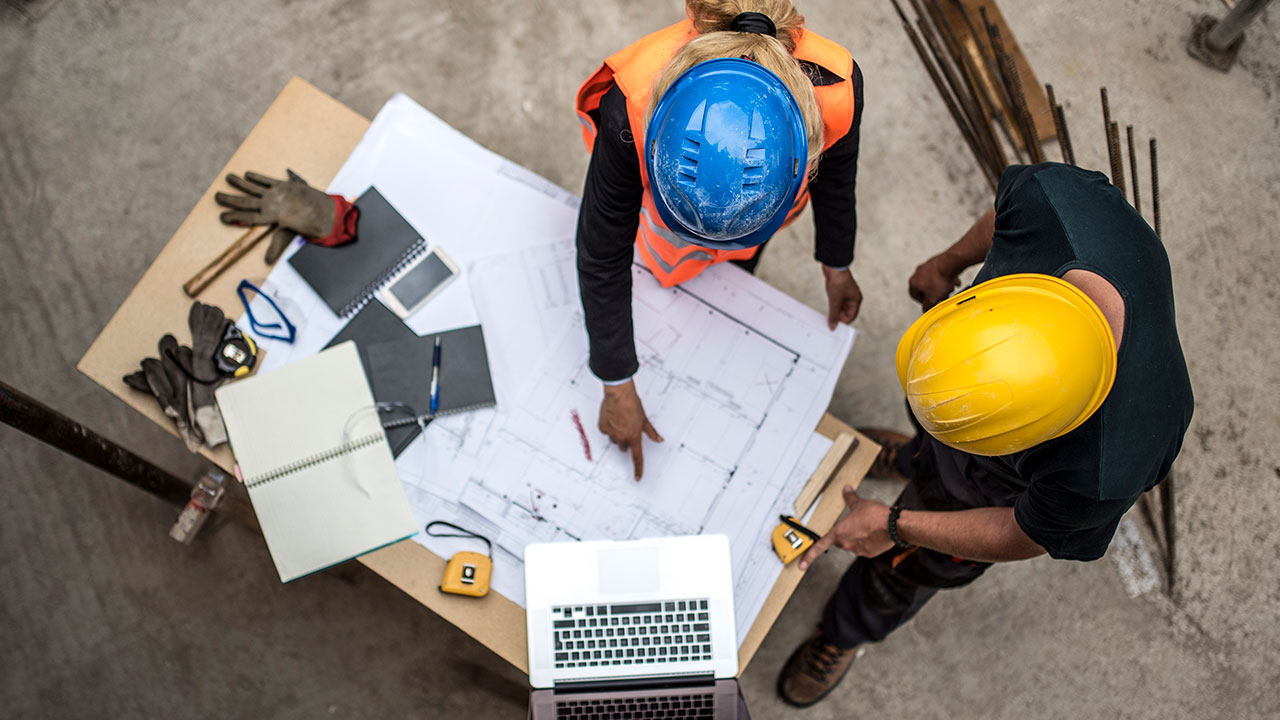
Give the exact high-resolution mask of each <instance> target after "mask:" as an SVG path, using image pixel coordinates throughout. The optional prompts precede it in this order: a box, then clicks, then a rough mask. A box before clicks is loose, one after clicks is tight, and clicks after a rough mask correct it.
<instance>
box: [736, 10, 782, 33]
mask: <svg viewBox="0 0 1280 720" xmlns="http://www.w3.org/2000/svg"><path fill="white" fill-rule="evenodd" d="M729 30H730V31H731V32H747V33H755V34H757V35H768V36H769V37H775V38H776V37H778V26H776V25H774V24H773V21H772V20H770V19H769V16H768V15H765V14H764V13H758V12H744V13H738V14H737V15H735V16H734V17H733V19H732V20H730V21H729Z"/></svg>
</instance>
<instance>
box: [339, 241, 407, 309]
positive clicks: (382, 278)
mask: <svg viewBox="0 0 1280 720" xmlns="http://www.w3.org/2000/svg"><path fill="white" fill-rule="evenodd" d="M426 252H427V241H426V239H425V238H418V239H417V240H416V241H415V242H414V243H413V244H412V245H410V246H409V249H407V250H405V251H404V254H403V255H401V256H400V259H399V260H396V262H395V264H393V265H392V266H391V267H390V268H388V269H387V271H386V272H384V273H382V274H381V275H379V276H378V277H377V278H375V279H374V281H373V282H371V283H369V285H368V286H367V287H365V289H363V290H361V291H360V292H358V293H356V296H355V297H354V298H352V299H351V302H348V303H347V304H346V305H344V306H343V307H342V312H340V313H338V315H339V317H344V318H350V317H351V316H352V315H355V314H356V313H358V312H360V310H361V309H363V308H364V306H365V305H368V304H369V301H370V300H372V299H373V294H374V293H376V292H378V291H379V290H381V289H382V287H383V286H384V285H386V284H387V283H389V282H391V280H392V279H394V278H395V277H396V276H397V275H399V274H400V273H401V272H402V271H403V270H405V269H406V268H408V267H409V266H410V265H412V264H413V262H414V261H415V260H417V259H418V258H420V257H422V256H423V255H425V254H426Z"/></svg>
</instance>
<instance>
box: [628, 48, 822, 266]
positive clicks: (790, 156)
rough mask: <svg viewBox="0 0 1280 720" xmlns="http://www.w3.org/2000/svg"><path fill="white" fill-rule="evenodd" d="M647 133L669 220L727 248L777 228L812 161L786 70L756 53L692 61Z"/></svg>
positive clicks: (755, 241) (653, 184)
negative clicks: (772, 67) (777, 70)
mask: <svg viewBox="0 0 1280 720" xmlns="http://www.w3.org/2000/svg"><path fill="white" fill-rule="evenodd" d="M646 140H647V141H648V143H649V147H648V148H647V152H646V153H645V168H646V170H647V171H648V173H649V185H650V188H651V189H652V191H653V200H654V204H655V205H656V206H657V209H658V215H659V216H660V217H661V218H662V222H663V223H664V224H666V226H667V228H668V229H670V230H671V231H672V232H673V233H675V234H676V235H677V236H679V237H680V238H682V239H684V240H686V241H688V242H690V243H693V244H695V245H701V246H703V247H708V248H713V249H717V250H738V249H741V248H749V247H755V246H757V245H760V244H762V243H764V242H765V241H766V240H768V239H769V238H770V237H772V236H773V234H774V233H775V232H777V231H778V228H779V227H781V226H782V223H783V221H784V220H786V218H787V214H788V213H789V212H790V211H791V208H792V206H793V205H794V203H795V200H796V194H797V193H799V192H800V186H801V185H803V184H804V178H805V173H806V172H807V170H808V154H809V141H808V136H807V135H806V133H805V127H804V117H803V116H802V115H801V114H800V106H799V105H798V104H797V103H796V99H795V98H794V97H793V96H792V95H791V91H790V90H789V89H787V86H786V85H785V84H783V82H782V80H781V79H779V78H778V76H777V75H775V74H773V73H772V72H770V71H769V70H767V69H765V68H764V67H762V66H760V65H759V64H758V63H755V62H752V61H750V60H743V59H739V58H717V59H715V60H707V61H706V62H701V63H698V64H697V65H694V66H693V67H691V68H689V69H688V70H686V71H685V72H684V73H683V74H682V75H681V76H680V77H679V78H676V81H675V82H674V83H672V84H671V87H670V88H668V89H667V92H666V93H665V94H663V96H662V98H661V99H660V100H659V101H658V105H657V107H655V108H654V110H653V117H652V118H651V119H650V120H649V130H648V137H647V138H646Z"/></svg>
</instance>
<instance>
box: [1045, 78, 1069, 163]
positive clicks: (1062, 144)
mask: <svg viewBox="0 0 1280 720" xmlns="http://www.w3.org/2000/svg"><path fill="white" fill-rule="evenodd" d="M1044 92H1045V95H1046V96H1047V97H1048V98H1049V113H1050V114H1051V115H1053V134H1054V135H1055V136H1057V138H1058V152H1060V153H1062V161H1063V162H1067V138H1066V135H1065V134H1064V133H1063V129H1062V115H1061V114H1059V112H1058V110H1059V109H1060V108H1059V107H1058V103H1057V99H1056V98H1055V97H1054V94H1053V85H1052V84H1049V83H1045V86H1044Z"/></svg>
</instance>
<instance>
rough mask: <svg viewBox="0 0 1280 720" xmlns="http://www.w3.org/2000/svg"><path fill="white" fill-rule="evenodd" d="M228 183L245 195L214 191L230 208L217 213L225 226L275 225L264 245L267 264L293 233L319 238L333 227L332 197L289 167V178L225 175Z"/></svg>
mask: <svg viewBox="0 0 1280 720" xmlns="http://www.w3.org/2000/svg"><path fill="white" fill-rule="evenodd" d="M227 183H228V184H230V185H231V186H232V187H234V188H235V189H237V190H239V191H241V192H243V193H244V195H231V194H229V193H221V192H220V193H217V194H215V195H214V196H213V199H214V201H216V202H217V203H218V204H219V205H221V206H223V207H225V208H231V209H230V210H227V211H226V212H224V213H222V215H220V216H219V218H221V220H222V222H224V223H226V224H228V225H239V226H241V227H245V226H251V225H273V224H274V225H276V226H277V229H276V231H275V232H274V233H273V234H272V236H271V244H270V245H269V246H268V247H267V263H268V264H270V263H274V262H275V261H276V259H277V258H279V257H280V253H282V252H284V249H285V248H286V247H288V245H289V241H290V240H292V239H293V237H294V236H295V235H302V236H305V237H308V238H312V239H315V238H322V237H325V236H326V235H328V234H329V233H330V232H331V231H332V230H333V221H334V215H335V214H336V212H337V209H336V206H335V205H334V201H333V198H332V197H330V196H329V195H326V194H325V193H324V192H322V191H320V190H317V189H315V188H313V187H311V186H310V185H308V184H307V183H306V181H305V180H303V179H302V178H301V177H298V175H297V174H296V173H294V172H293V171H292V170H290V171H289V179H288V180H276V179H274V178H269V177H267V176H266V175H259V174H258V173H256V172H246V173H245V174H244V177H243V178H240V177H237V176H235V175H227Z"/></svg>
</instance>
